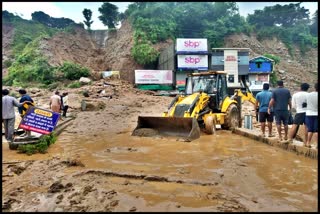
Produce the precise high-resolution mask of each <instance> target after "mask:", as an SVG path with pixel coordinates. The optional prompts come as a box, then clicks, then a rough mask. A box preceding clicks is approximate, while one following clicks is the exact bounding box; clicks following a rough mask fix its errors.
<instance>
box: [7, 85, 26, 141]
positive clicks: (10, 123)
mask: <svg viewBox="0 0 320 214" xmlns="http://www.w3.org/2000/svg"><path fill="white" fill-rule="evenodd" d="M28 102H29V101H24V102H23V103H19V102H18V101H17V100H16V99H15V98H14V97H12V96H10V95H9V90H8V89H3V90H2V121H3V125H4V132H5V138H6V140H7V141H9V142H12V141H13V133H14V123H15V120H16V115H15V112H14V106H16V107H21V106H22V105H24V104H26V103H28Z"/></svg>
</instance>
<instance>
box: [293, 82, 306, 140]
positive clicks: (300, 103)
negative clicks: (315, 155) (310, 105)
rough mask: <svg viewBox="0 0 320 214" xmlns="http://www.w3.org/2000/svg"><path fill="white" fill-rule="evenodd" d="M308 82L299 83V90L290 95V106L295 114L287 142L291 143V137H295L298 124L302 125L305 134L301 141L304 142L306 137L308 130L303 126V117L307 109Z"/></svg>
mask: <svg viewBox="0 0 320 214" xmlns="http://www.w3.org/2000/svg"><path fill="white" fill-rule="evenodd" d="M309 87H310V86H309V84H308V83H302V84H301V85H300V91H299V92H297V93H295V94H294V95H292V108H295V109H296V115H295V117H294V120H293V125H292V128H291V130H290V134H289V142H290V143H292V141H293V138H295V136H296V134H297V132H298V130H299V126H300V125H302V126H304V130H305V136H304V139H303V143H306V141H307V137H308V130H307V127H306V126H305V117H306V110H307V95H308V92H307V91H308V89H309Z"/></svg>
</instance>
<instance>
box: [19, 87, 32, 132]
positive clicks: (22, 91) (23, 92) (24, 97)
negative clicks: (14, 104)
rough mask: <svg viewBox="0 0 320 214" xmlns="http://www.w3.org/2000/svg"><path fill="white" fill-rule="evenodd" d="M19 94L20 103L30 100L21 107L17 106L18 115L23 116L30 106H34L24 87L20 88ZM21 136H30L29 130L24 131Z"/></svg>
mask: <svg viewBox="0 0 320 214" xmlns="http://www.w3.org/2000/svg"><path fill="white" fill-rule="evenodd" d="M19 94H20V95H21V98H20V103H23V102H24V101H30V103H27V104H25V105H23V106H21V107H18V111H19V114H20V116H21V117H22V118H23V117H24V115H25V114H26V113H27V110H28V109H29V107H30V106H34V102H33V99H32V98H31V97H30V96H29V95H28V94H27V91H26V90H25V89H20V90H19ZM22 136H28V137H30V136H31V131H26V132H25V133H24V134H23V135H22Z"/></svg>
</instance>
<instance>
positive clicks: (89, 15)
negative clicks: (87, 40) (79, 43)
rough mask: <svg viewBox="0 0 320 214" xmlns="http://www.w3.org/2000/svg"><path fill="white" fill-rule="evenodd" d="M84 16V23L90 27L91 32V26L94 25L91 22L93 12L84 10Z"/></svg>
mask: <svg viewBox="0 0 320 214" xmlns="http://www.w3.org/2000/svg"><path fill="white" fill-rule="evenodd" d="M82 14H83V16H84V18H85V20H84V21H83V22H84V24H85V25H86V26H87V27H88V30H90V26H91V24H92V23H93V21H92V20H91V18H92V11H91V10H89V9H84V10H83V11H82Z"/></svg>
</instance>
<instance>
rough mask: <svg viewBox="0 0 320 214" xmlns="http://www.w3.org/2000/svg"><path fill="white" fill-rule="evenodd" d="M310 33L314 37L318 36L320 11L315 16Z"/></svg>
mask: <svg viewBox="0 0 320 214" xmlns="http://www.w3.org/2000/svg"><path fill="white" fill-rule="evenodd" d="M310 32H311V34H312V35H313V36H318V10H317V11H316V12H315V13H314V14H313V18H312V24H311V26H310Z"/></svg>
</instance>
